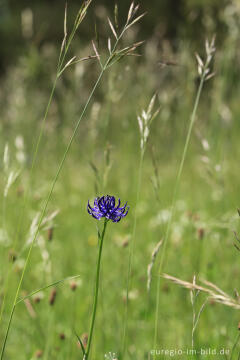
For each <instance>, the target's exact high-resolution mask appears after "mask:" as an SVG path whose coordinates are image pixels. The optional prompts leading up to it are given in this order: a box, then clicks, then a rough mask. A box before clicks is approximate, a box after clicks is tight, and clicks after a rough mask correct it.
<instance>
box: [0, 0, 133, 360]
mask: <svg viewBox="0 0 240 360" xmlns="http://www.w3.org/2000/svg"><path fill="white" fill-rule="evenodd" d="M90 3H91V1H90V0H89V1H87V2H86V3H84V4H85V5H84V6H83V8H81V10H80V12H79V13H78V16H77V19H76V22H75V26H74V29H73V32H72V33H71V34H73V35H74V34H75V32H76V29H77V27H78V26H79V24H80V22H81V21H82V19H83V18H84V17H85V15H86V10H87V8H88V6H89V5H90ZM65 19H66V11H65ZM65 22H66V20H65ZM127 25H128V23H126V24H125V25H124V27H123V29H122V31H121V32H120V35H119V36H118V38H117V39H116V41H115V44H114V46H113V48H112V53H111V54H110V55H109V56H108V58H107V60H106V61H105V63H104V65H103V67H102V69H101V72H100V73H99V75H98V78H97V80H96V82H95V84H94V86H93V88H92V90H91V92H90V94H89V97H88V99H87V101H86V103H85V105H84V107H83V110H82V111H81V114H80V116H79V118H78V120H77V122H76V124H75V127H74V130H73V132H72V135H71V137H70V139H69V142H68V144H67V146H66V149H65V151H64V154H63V156H62V159H61V161H60V163H59V166H58V168H57V171H56V174H55V176H54V179H53V181H52V184H51V186H50V190H49V193H48V195H47V197H46V199H45V203H44V206H43V209H42V211H41V215H40V218H39V222H38V226H37V229H36V232H35V235H34V238H33V241H32V243H31V246H30V247H29V251H28V253H27V257H26V259H25V263H24V267H23V270H22V273H21V277H20V280H19V283H18V286H17V290H16V293H15V297H14V300H13V304H12V307H11V313H10V316H9V320H8V324H7V330H6V333H5V337H4V341H3V346H2V350H1V356H0V359H1V360H2V359H3V357H4V353H5V348H6V343H7V339H8V335H9V330H10V327H11V323H12V319H13V315H14V313H15V308H16V302H17V299H18V295H19V292H20V289H21V287H22V282H23V279H24V276H25V272H26V269H27V267H28V265H29V262H30V258H31V253H32V250H33V246H34V244H35V241H36V239H37V236H38V232H39V229H40V227H41V224H42V221H43V219H44V216H45V213H46V211H47V208H48V205H49V202H50V200H51V197H52V194H53V191H54V188H55V185H56V183H57V181H58V178H59V175H60V173H61V171H62V168H63V165H64V163H65V160H66V158H67V155H68V153H69V151H70V148H71V146H72V143H73V140H74V139H75V137H76V134H77V131H78V128H79V125H80V123H81V120H82V118H83V117H84V115H85V113H86V111H87V109H88V106H89V104H90V101H91V100H92V97H93V95H94V93H95V90H96V89H97V87H98V85H99V83H100V81H101V79H102V77H103V74H104V73H105V71H106V70H107V68H108V67H109V65H110V62H111V60H112V59H114V57H116V51H117V47H118V45H119V42H120V40H121V38H122V36H123V34H124V33H125V31H126V30H127ZM64 31H67V30H66V26H65V30H64ZM73 35H70V39H71V38H72V36H73ZM65 37H66V36H65V35H64V38H65ZM70 43H71V42H70ZM70 43H69V40H68V41H67V40H66V49H65V50H63V54H62V55H61V56H60V60H59V66H60V67H59V66H58V71H59V69H61V66H62V64H63V61H64V59H65V55H66V53H67V50H68V47H69V45H70ZM62 48H63V49H64V48H65V46H63V47H62ZM130 48H132V49H135V48H136V46H135V45H134V46H130ZM129 51H130V52H131V50H129ZM129 51H126V52H123V54H122V56H125V55H127V54H128V53H129ZM118 60H119V59H118V58H117V59H116V61H118ZM111 65H113V63H111ZM56 83H57V76H56V79H55V82H54V85H53V88H52V92H51V95H50V98H49V102H48V105H47V108H46V112H45V116H44V120H43V123H42V128H41V132H40V135H39V138H38V140H37V145H36V150H35V155H34V160H33V161H34V164H35V160H36V154H37V152H38V148H39V144H40V141H41V137H42V132H43V128H44V124H45V120H46V117H47V114H48V110H49V107H50V104H51V101H52V97H53V94H54V91H55V87H56ZM32 168H33V166H32Z"/></svg>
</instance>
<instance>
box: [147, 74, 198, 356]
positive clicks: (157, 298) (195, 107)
mask: <svg viewBox="0 0 240 360" xmlns="http://www.w3.org/2000/svg"><path fill="white" fill-rule="evenodd" d="M203 73H204V72H203ZM203 83H204V75H203V76H202V77H201V80H200V84H199V87H198V91H197V96H196V99H195V103H194V107H193V112H192V115H191V118H190V124H189V127H188V132H187V137H186V141H185V145H184V148H183V153H182V158H181V162H180V166H179V169H178V173H177V179H176V183H175V187H174V192H173V198H172V205H171V211H170V216H169V219H168V224H167V229H166V233H165V238H164V241H163V247H162V251H161V255H160V262H159V267H158V275H159V276H158V280H157V294H156V313H155V329H154V346H153V349H156V345H157V335H158V317H159V300H160V278H161V277H160V275H161V273H162V269H163V262H164V255H165V252H166V247H167V242H168V238H169V234H170V229H171V225H172V220H173V217H174V214H175V210H176V199H177V194H178V189H179V184H180V179H181V176H182V171H183V166H184V163H185V159H186V155H187V150H188V147H189V142H190V138H191V134H192V129H193V125H194V123H195V119H196V112H197V108H198V104H199V100H200V96H201V93H202V88H203ZM155 358H156V355H155V352H154V356H153V359H154V360H155Z"/></svg>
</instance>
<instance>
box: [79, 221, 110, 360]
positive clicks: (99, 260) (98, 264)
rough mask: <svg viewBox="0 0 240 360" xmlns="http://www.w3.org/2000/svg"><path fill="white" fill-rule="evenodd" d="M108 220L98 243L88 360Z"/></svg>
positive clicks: (87, 352) (86, 357)
mask: <svg viewBox="0 0 240 360" xmlns="http://www.w3.org/2000/svg"><path fill="white" fill-rule="evenodd" d="M107 222H108V220H107V219H106V218H105V221H104V225H103V231H102V234H101V236H100V239H99V240H100V243H99V252H98V261H97V273H96V282H95V291H94V300H93V312H92V319H91V325H90V331H89V338H88V343H87V349H86V354H85V359H84V360H87V359H88V356H89V352H90V348H91V343H92V336H93V330H94V324H95V318H96V312H97V303H98V290H99V278H100V266H101V256H102V248H103V240H104V235H105V231H106V227H107Z"/></svg>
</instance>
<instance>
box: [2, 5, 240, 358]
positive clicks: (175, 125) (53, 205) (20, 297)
mask: <svg viewBox="0 0 240 360" xmlns="http://www.w3.org/2000/svg"><path fill="white" fill-rule="evenodd" d="M133 9H134V8H132V11H133ZM128 17H129V14H128ZM130 18H131V16H130ZM112 24H114V25H112ZM134 25H135V24H134ZM113 26H115V28H114V29H113V34H112V38H114V37H115V34H114V32H115V31H116V30H115V29H117V27H116V23H114V22H112V23H111V25H110V31H111V28H112V27H113ZM127 26H128V25H126V26H125V29H126V27H127ZM138 26H140V25H138ZM123 29H124V27H123ZM133 29H134V27H133V28H131V30H130V32H129V33H128V32H126V33H125V34H121V33H120V32H118V34H120V35H117V39H115V41H116V43H115V44H116V45H115V46H116V47H114V45H112V44H111V45H110V44H109V41H107V44H108V48H109V49H110V54H106V53H105V52H104V51H102V52H101V49H99V48H98V47H97V43H96V44H95V43H94V47H93V48H92V45H89V46H87V48H86V49H84V51H86V50H87V55H88V54H92V53H93V52H94V56H95V61H94V63H91V62H86V63H82V62H81V63H76V64H75V69H74V67H73V66H72V67H69V69H65V70H66V71H64V72H63V73H61V77H59V79H58V84H57V87H56V89H55V85H53V91H52V95H53V96H52V95H50V100H49V99H48V97H49V94H46V92H45V90H43V91H42V92H41V91H40V90H39V89H37V86H36V84H34V83H32V84H31V87H30V89H29V88H27V86H26V88H23V90H22V91H24V97H27V99H28V101H27V102H24V101H23V100H22V102H21V101H20V102H19V101H18V102H16V103H14V96H15V95H16V96H18V97H19V96H20V95H19V94H21V92H20V90H19V89H22V87H23V83H22V76H25V77H26V79H27V76H28V74H27V73H25V75H22V71H20V70H21V64H18V65H17V66H16V69H15V70H12V73H11V74H9V75H8V78H9V79H10V80H11V79H12V78H11V77H13V76H15V77H16V78H17V80H16V81H15V93H13V94H11V95H8V98H7V104H11V106H12V108H11V109H9V115H8V116H9V118H10V120H11V122H10V126H9V127H10V128H9V129H7V128H6V126H5V125H4V122H3V125H2V128H1V140H2V153H3V152H4V147H5V139H4V135H5V134H6V133H7V134H8V147H9V160H8V167H7V169H4V168H3V169H2V171H3V174H4V176H5V177H2V179H1V188H2V194H3V200H4V199H5V200H4V201H5V203H4V202H3V203H4V205H3V216H2V219H3V221H2V225H1V226H2V228H1V234H0V246H1V252H0V257H1V258H0V261H1V265H2V266H1V273H0V281H1V292H0V296H1V298H0V301H1V308H2V309H3V310H4V311H3V312H2V321H1V327H0V341H1V345H3V351H2V358H4V359H5V358H6V359H16V358H17V359H18V360H21V359H22V360H23V359H26V358H28V359H36V358H43V359H45V360H47V359H58V360H59V359H65V360H66V359H77V358H79V359H81V358H82V352H81V347H80V345H79V343H78V339H77V337H76V336H75V332H76V334H77V335H78V336H79V337H80V338H81V341H82V343H83V346H86V344H87V340H86V339H87V335H86V333H87V332H88V330H89V325H90V318H91V315H92V302H93V293H94V289H93V286H94V280H95V271H96V259H97V253H98V246H97V245H98V238H97V232H96V228H95V226H94V221H93V219H92V218H90V216H89V215H88V214H87V211H86V205H87V201H88V199H92V198H94V197H95V195H101V194H96V190H97V189H98V191H101V190H104V192H106V193H108V194H112V195H116V196H118V195H119V197H121V198H124V199H127V200H128V203H129V205H130V212H129V214H128V216H127V217H126V218H125V219H123V220H122V221H121V222H120V223H119V224H109V226H108V230H107V234H106V238H105V240H104V249H103V253H102V269H101V276H100V287H99V299H98V309H97V314H96V320H95V329H94V334H93V335H94V336H93V337H92V344H91V353H90V357H89V359H90V358H91V359H104V356H105V355H106V357H105V358H109V359H111V356H112V355H113V353H114V354H115V355H114V357H115V356H116V357H117V359H118V360H119V359H124V360H125V359H149V358H151V357H150V351H151V350H152V349H155V348H156V349H179V348H180V349H181V348H182V349H184V348H191V347H192V344H194V346H195V347H198V348H201V347H202V348H212V349H214V348H216V349H220V348H225V349H229V350H230V355H228V356H227V358H229V359H230V358H232V359H237V358H238V356H239V345H238V340H239V337H238V321H239V315H238V309H239V298H238V296H239V295H238V283H239V282H238V278H239V266H238V259H239V253H238V252H237V250H236V249H235V248H234V246H233V242H234V235H233V230H235V231H237V232H238V229H239V226H238V223H239V218H238V214H237V211H236V209H237V207H238V206H239V204H238V199H237V196H238V188H239V186H238V178H239V175H238V166H237V159H238V156H239V146H238V134H239V124H238V122H237V118H238V113H239V109H238V98H237V95H236V94H233V95H232V96H228V97H227V94H228V93H231V89H229V84H228V82H229V78H228V75H229V72H230V73H231V67H233V66H234V65H233V59H234V56H235V53H234V51H233V50H232V51H231V53H227V54H226V52H225V51H222V50H221V49H219V50H218V49H217V52H216V58H215V64H214V68H215V71H216V75H215V77H213V78H212V79H211V80H209V82H206V83H205V84H204V88H203V92H202V95H201V101H200V102H199V98H200V93H201V91H202V85H203V81H204V77H206V76H208V75H209V74H205V75H206V76H205V75H204V77H203V76H201V75H202V74H203V73H200V79H199V77H198V72H197V65H199V66H200V67H201V61H200V60H199V59H198V63H196V61H195V59H194V52H195V51H196V50H197V51H198V52H200V53H202V52H203V51H202V49H192V48H191V47H189V44H187V43H186V44H182V45H181V46H180V47H179V49H178V52H177V54H175V56H177V58H178V59H179V66H176V67H175V66H173V67H171V66H165V67H163V68H159V66H158V65H157V64H158V60H159V54H158V53H156V52H155V49H156V39H154V38H153V39H151V40H150V41H149V42H148V41H147V42H146V44H145V46H144V48H143V50H142V52H143V53H142V57H141V58H140V59H139V58H135V57H126V56H125V58H124V59H122V55H129V54H128V51H132V50H134V51H135V47H136V46H137V45H138V42H137V41H138V39H135V36H136V34H135V33H134V30H133ZM131 31H132V32H131ZM124 32H125V30H124ZM64 34H66V31H65V32H64ZM122 35H124V36H122ZM118 37H122V41H123V47H122V48H123V49H125V50H124V52H120V53H117V54H115V56H116V57H115V59H114V58H113V53H114V52H115V50H116V48H117V45H118V42H119V40H118ZM133 38H134V39H133ZM129 40H131V42H130V43H131V44H134V45H133V46H132V45H128V44H129ZM132 40H133V41H132ZM227 41H228V42H227V44H228V46H231V49H232V46H233V43H232V42H230V41H229V39H227ZM112 42H113V40H112ZM74 46H75V45H74V43H73V47H74ZM169 46H170V45H169ZM74 49H75V47H74ZM89 51H91V52H89ZM102 53H103V55H102ZM56 54H57V51H55V53H54V55H53V57H54V58H57V55H56ZM41 56H43V54H41V53H40V54H39V57H40V59H41ZM85 56H86V53H85V54H82V53H80V58H84V57H85ZM170 56H171V54H170ZM99 58H100V62H97V61H98V59H99ZM120 58H121V61H120V62H119V61H118V62H116V63H115V60H119V59H120ZM226 58H227V60H226ZM29 59H30V60H29V61H31V54H29ZM104 59H105V61H104ZM39 61H41V60H39ZM43 61H44V60H43ZM72 61H73V62H74V61H75V59H74V60H72ZM113 63H114V67H111V68H110V69H109V71H108V72H106V73H105V70H106V69H107V67H108V65H110V64H113ZM70 64H71V63H70ZM72 65H73V64H72ZM99 66H100V75H99ZM208 66H209V63H208V65H207V66H206V67H205V69H206V68H207V67H208ZM18 67H19V69H20V70H18ZM49 70H51V68H49ZM83 74H84V75H83ZM92 74H94V77H95V79H96V78H97V74H98V75H99V77H98V78H97V81H96V80H95V81H96V82H95V83H94V84H95V85H93V88H92V90H91V86H90V83H91V84H92V83H93V76H92ZM103 74H104V75H105V77H103V78H102V75H103ZM18 77H19V79H18ZM10 80H6V84H5V86H6V87H7V84H8V83H7V81H10ZM100 80H102V81H101V83H100ZM199 80H200V83H199ZM66 82H67V83H68V85H67V86H66ZM82 82H84V84H85V85H84V86H85V89H84V87H83V85H82ZM53 84H55V82H53ZM237 89H238V87H237V88H236V90H237ZM197 91H198V93H197ZM156 92H157V95H156V99H155V102H156V103H157V105H156V107H158V106H159V104H160V112H159V113H158V114H156V117H155V119H154V121H153V122H152V124H151V127H150V133H149V134H148V139H147V141H146V144H145V145H146V147H144V152H143V151H141V134H140V133H139V124H138V120H137V116H138V115H139V114H141V112H142V109H145V108H146V106H147V104H148V102H149V99H150V98H151V97H152V94H153V93H156ZM89 93H90V96H89ZM196 93H197V94H198V95H197V99H196V102H195V107H194V111H193V113H192V108H193V104H194V100H195V96H196ZM236 93H237V91H236ZM36 94H38V96H37V97H36ZM79 94H80V95H79ZM24 97H21V96H20V100H21V99H23V98H24ZM46 100H47V101H46ZM90 100H92V107H91V109H90ZM48 101H49V106H48V105H47V108H46V112H45V116H44V118H43V119H44V120H43V124H44V126H42V127H41V126H36V125H35V123H34V121H35V119H38V118H40V119H41V114H42V111H43V108H44V107H43V104H48ZM105 104H107V107H106V106H105ZM50 105H51V106H50ZM45 106H46V105H45ZM81 108H82V109H83V110H81ZM87 108H89V112H88V113H87V116H86V118H85V119H84V120H86V121H82V117H83V115H84V114H85V111H86V110H87ZM51 109H52V110H51ZM10 110H11V111H12V113H11V112H10ZM196 110H198V111H196ZM191 113H192V118H191V122H190V127H189V123H188V121H189V120H188V119H189V117H190V115H191ZM79 114H81V115H80V117H79ZM4 115H6V113H5V114H4V113H3V114H2V116H4ZM74 119H78V121H77V122H76V123H75V127H74ZM60 120H61V121H60ZM193 125H194V126H193ZM41 129H42V130H41ZM19 134H21V135H22V137H23V139H24V147H23V149H22V148H21V146H20V148H19V145H17V144H18V143H19V139H18V141H17V139H16V138H17V136H19ZM33 135H34V136H33ZM190 137H191V141H190ZM69 138H70V141H69ZM32 139H34V140H33V142H34V143H36V144H37V146H35V149H36V150H35V155H34V152H32V151H31V148H32ZM35 139H38V140H37V142H35ZM38 144H39V145H38ZM153 146H154V149H155V151H154V153H155V158H154V159H153V157H152V152H151V151H150V149H151V147H153ZM70 148H71V152H69V151H70ZM109 149H111V150H109ZM20 150H21V151H23V152H24V155H25V158H24V159H23V161H22V162H21V161H19V159H21V157H20V156H19V153H20ZM62 154H64V155H62ZM106 154H107V155H106ZM186 155H187V156H186ZM67 157H68V158H67ZM106 157H107V158H106ZM66 158H67V160H68V161H66V162H65V159H66ZM139 159H140V161H139ZM143 160H144V161H143ZM35 161H36V162H35ZM32 164H35V166H34V171H33V170H31V169H33V165H32ZM179 164H180V168H179ZM63 165H64V166H63ZM183 165H184V167H183ZM19 170H20V172H19V174H18V176H17V177H16V179H15V181H14V182H13V183H12V184H11V186H10V187H9V189H8V193H7V196H6V197H4V189H6V182H7V179H8V177H9V174H10V172H11V171H14V173H17V172H18V171H19ZM93 170H94V171H93ZM60 173H61V177H60ZM176 174H177V175H176ZM29 178H31V181H30V180H29ZM52 179H54V180H52ZM28 183H30V185H31V186H30V187H29V188H28ZM154 184H155V185H156V184H158V185H157V186H154ZM174 189H177V190H175V191H174ZM53 190H54V192H53ZM26 199H27V200H26ZM136 199H137V201H136ZM172 199H173V202H172ZM50 200H51V201H50ZM173 207H174V211H173ZM19 209H21V211H20V210H19ZM41 209H42V210H41ZM47 209H48V211H47ZM58 210H59V212H58ZM173 215H174V216H173ZM18 223H19V225H17V224H18ZM29 224H32V226H31V230H30V225H29ZM166 233H167V235H166ZM16 234H18V236H17V240H18V241H17V242H15V239H16ZM160 240H163V243H162V245H161V247H160V248H159V251H158V254H157V256H156V258H155V259H154V262H153V266H152V271H151V276H152V278H151V288H150V292H149V291H148V290H147V282H148V276H147V269H148V265H149V264H150V263H151V261H152V253H153V250H154V249H155V247H156V245H157V244H158V243H159V241H160ZM166 244H167V245H166ZM26 260H27V261H26ZM163 264H164V268H163ZM8 269H11V274H10V276H9V278H8V271H10V270H8ZM163 270H164V273H165V275H164V278H162V276H163ZM74 274H79V277H78V278H74V279H73V278H71V279H69V278H68V277H69V276H71V275H74ZM194 275H196V278H194ZM6 279H7V280H6ZM58 279H59V280H58ZM61 279H62V280H61ZM160 279H161V280H160ZM193 279H194V280H193ZM201 280H202V281H203V282H201V283H200V281H201ZM204 281H205V283H204ZM206 281H207V282H206ZM172 283H174V284H172ZM176 284H178V285H181V286H177V285H176ZM211 284H212V285H211ZM216 286H217V288H216ZM206 287H207V288H208V289H209V290H208V291H206V290H204V289H206ZM214 287H215V288H214ZM16 289H17V291H16ZM219 289H220V290H219ZM6 290H7V291H6ZM36 290H37V292H36ZM195 291H199V293H197V296H196V297H194V298H193V296H194V295H196V292H195ZM219 291H221V292H224V294H225V295H224V296H225V298H224V299H225V300H224V301H223V299H222V298H220V297H219V294H221V296H222V295H223V294H222V293H219ZM194 292H195V293H194ZM214 294H215V297H214ZM209 296H211V298H209ZM3 299H4V304H5V305H4V307H3V306H2V304H3ZM220 300H221V301H220ZM219 302H220V303H219ZM230 303H232V304H235V306H230V305H229V304H230ZM156 308H157V312H156ZM13 313H15V314H14V321H13V322H12V324H11V318H12V315H13ZM9 319H10V321H9ZM10 325H11V327H10ZM7 329H11V331H10V333H9V337H8V338H7V336H6V334H7V335H8V332H7V333H6V330H7ZM88 335H89V334H88ZM4 339H5V340H4ZM6 340H7V342H6ZM153 343H154V345H153ZM4 344H7V346H6V347H4ZM110 353H111V354H110ZM112 357H113V356H112ZM156 358H159V359H160V358H162V359H163V358H166V357H165V356H164V355H161V356H160V355H159V356H156ZM199 358H200V356H199Z"/></svg>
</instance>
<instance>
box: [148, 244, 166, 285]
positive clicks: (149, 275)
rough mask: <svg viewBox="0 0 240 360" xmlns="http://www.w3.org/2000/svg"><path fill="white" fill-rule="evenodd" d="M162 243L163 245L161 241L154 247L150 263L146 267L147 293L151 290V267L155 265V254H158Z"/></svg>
mask: <svg viewBox="0 0 240 360" xmlns="http://www.w3.org/2000/svg"><path fill="white" fill-rule="evenodd" d="M162 243H163V241H162V240H160V241H159V242H158V243H157V245H156V246H155V248H154V249H153V252H152V256H151V262H150V263H149V264H148V267H147V291H148V292H150V289H151V282H152V269H153V266H154V264H155V260H156V257H157V254H158V253H159V251H160V248H161V246H162Z"/></svg>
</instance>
